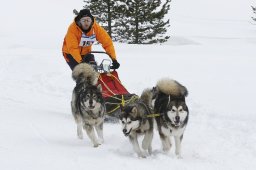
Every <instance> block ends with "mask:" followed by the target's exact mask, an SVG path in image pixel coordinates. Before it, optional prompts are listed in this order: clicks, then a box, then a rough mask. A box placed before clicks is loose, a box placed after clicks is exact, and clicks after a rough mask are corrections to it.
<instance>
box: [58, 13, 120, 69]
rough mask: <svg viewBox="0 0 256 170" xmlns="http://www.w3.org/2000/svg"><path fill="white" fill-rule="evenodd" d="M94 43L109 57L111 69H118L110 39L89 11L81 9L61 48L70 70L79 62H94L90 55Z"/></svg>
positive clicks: (92, 56)
mask: <svg viewBox="0 0 256 170" xmlns="http://www.w3.org/2000/svg"><path fill="white" fill-rule="evenodd" d="M95 41H98V42H99V43H101V44H102V47H103V48H104V50H105V51H106V53H107V54H108V55H109V56H110V58H111V60H112V68H113V69H118V68H119V66H120V64H119V63H118V61H117V59H116V53H115V48H114V45H113V41H112V39H111V38H110V36H109V35H108V33H107V32H106V30H105V29H104V28H102V27H101V26H100V25H99V24H98V23H97V22H96V20H95V19H94V17H93V16H92V14H91V12H90V10H89V9H82V10H80V11H79V13H78V14H77V16H76V17H75V19H74V21H73V22H72V24H71V25H70V26H69V28H68V31H67V33H66V36H65V38H64V42H63V46H62V53H63V56H64V58H65V60H66V62H67V64H68V65H69V67H70V68H71V70H73V69H74V67H75V66H76V65H78V64H79V63H81V62H86V63H91V62H95V59H94V55H93V54H91V53H90V52H91V47H92V45H93V43H94V42H95Z"/></svg>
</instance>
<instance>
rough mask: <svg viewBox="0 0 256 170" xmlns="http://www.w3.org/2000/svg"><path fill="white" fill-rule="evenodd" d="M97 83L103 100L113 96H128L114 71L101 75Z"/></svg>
mask: <svg viewBox="0 0 256 170" xmlns="http://www.w3.org/2000/svg"><path fill="white" fill-rule="evenodd" d="M98 83H99V84H101V87H102V95H103V98H107V97H111V96H114V95H122V94H130V93H129V92H128V91H127V90H126V88H125V87H124V86H123V85H122V83H121V81H120V79H119V77H118V74H117V72H116V71H112V72H110V73H101V74H100V76H99V80H98Z"/></svg>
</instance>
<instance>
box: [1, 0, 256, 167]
mask: <svg viewBox="0 0 256 170" xmlns="http://www.w3.org/2000/svg"><path fill="white" fill-rule="evenodd" d="M11 2H12V3H11ZM11 2H6V6H1V10H0V11H1V15H0V19H1V21H4V22H2V23H5V24H2V26H1V27H0V58H1V61H0V82H1V83H0V94H1V95H0V169H4V170H15V169H26V170H30V169H31V170H35V169H42V170H45V169H47V170H50V169H52V170H55V169H63V170H64V169H67V170H70V169H76V170H79V169H83V170H84V169H103V168H106V169H110V168H111V169H142V168H143V169H255V166H256V163H255V157H256V145H255V143H256V135H255V129H256V125H255V121H256V116H255V111H254V110H253V109H254V104H255V102H254V101H255V99H254V97H255V96H256V90H255V87H256V78H255V75H254V74H253V73H255V71H256V67H255V66H256V58H255V54H254V53H255V45H256V27H255V25H252V24H251V20H250V17H251V16H252V12H251V9H250V5H253V3H254V4H255V2H253V1H249V0H235V1H234V0H226V1H225V2H224V1H221V0H215V1H210V0H194V1H191V2H187V1H185V0H173V2H172V7H171V11H170V14H169V16H170V19H171V29H170V34H171V39H170V40H169V41H168V42H167V43H166V44H163V45H126V44H117V43H116V44H115V47H116V51H117V57H118V60H119V61H120V63H121V67H120V69H119V70H118V71H119V76H120V78H121V80H122V82H123V84H124V85H125V86H126V88H127V89H128V90H129V91H130V92H132V93H136V94H140V93H141V92H142V90H143V89H144V88H147V87H152V86H153V85H155V83H156V82H157V80H159V79H160V78H162V77H170V78H173V79H176V80H178V81H179V82H180V83H182V84H183V85H185V86H186V87H187V88H188V90H189V96H188V98H187V104H188V106H189V109H190V119H189V125H188V126H187V129H186V131H185V135H184V140H183V143H182V155H183V159H176V158H175V156H174V150H173V149H172V150H171V152H170V153H168V154H166V153H163V152H162V151H161V144H160V139H159V136H158V134H157V132H156V133H155V135H154V139H153V155H152V156H150V157H148V158H146V159H140V158H137V156H136V155H135V154H134V152H133V150H132V147H131V145H130V143H129V141H128V139H127V138H126V137H124V135H123V134H122V132H121V127H120V125H119V124H105V125H104V136H105V143H104V144H103V145H102V146H100V147H99V148H93V147H92V145H91V143H90V141H89V140H88V138H87V136H86V135H85V139H84V140H78V139H77V138H76V126H75V123H74V120H73V118H72V115H71V111H70V99H71V92H72V89H73V87H74V82H73V81H72V79H71V71H70V70H69V68H68V66H67V65H66V63H65V62H64V59H63V58H62V55H61V45H62V40H63V37H64V35H65V32H66V27H67V26H68V25H69V24H70V22H71V20H72V17H73V15H72V10H73V8H77V9H79V8H81V7H82V5H83V3H82V2H80V1H78V0H76V1H74V2H72V1H67V0H65V1H60V0H56V1H54V2H53V1H50V0H46V1H40V2H35V1H32V0H24V1H15V3H14V2H13V1H11ZM13 4H15V6H13ZM28 4H29V5H28ZM60 4H61V5H60ZM101 49H102V48H101V47H100V46H94V50H101ZM253 56H254V57H253Z"/></svg>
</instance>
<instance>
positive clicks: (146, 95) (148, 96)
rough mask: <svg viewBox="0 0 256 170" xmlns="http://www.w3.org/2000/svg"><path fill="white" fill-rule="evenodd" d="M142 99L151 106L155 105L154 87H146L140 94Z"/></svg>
mask: <svg viewBox="0 0 256 170" xmlns="http://www.w3.org/2000/svg"><path fill="white" fill-rule="evenodd" d="M140 99H141V100H142V101H143V102H144V103H145V104H146V105H147V106H149V107H153V106H152V99H153V92H152V89H150V88H147V89H144V90H143V92H142V94H141V95H140Z"/></svg>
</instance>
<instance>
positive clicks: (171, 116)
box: [153, 79, 189, 158]
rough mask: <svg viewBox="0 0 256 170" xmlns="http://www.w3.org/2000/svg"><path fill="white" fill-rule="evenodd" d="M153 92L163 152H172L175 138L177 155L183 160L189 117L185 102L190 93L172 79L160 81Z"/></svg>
mask: <svg viewBox="0 0 256 170" xmlns="http://www.w3.org/2000/svg"><path fill="white" fill-rule="evenodd" d="M153 91H154V99H153V105H154V110H155V112H156V113H159V114H160V116H159V117H156V123H157V127H158V131H159V135H160V138H161V141H162V145H163V150H164V151H166V152H167V151H169V150H170V148H171V140H170V136H174V140H175V154H176V156H177V157H178V158H181V141H182V138H183V134H184V131H185V128H186V126H187V123H188V117H189V110H188V107H187V105H186V102H185V97H186V96H187V95H188V91H187V89H186V87H184V86H183V85H181V84H180V83H178V82H177V81H175V80H171V79H162V80H160V81H159V82H158V83H157V85H156V87H155V88H154V90H153Z"/></svg>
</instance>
